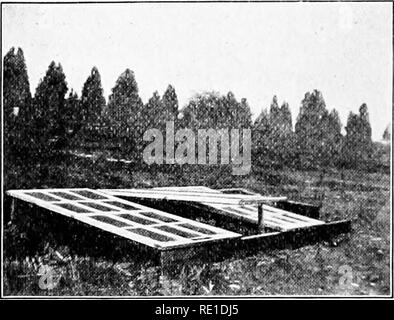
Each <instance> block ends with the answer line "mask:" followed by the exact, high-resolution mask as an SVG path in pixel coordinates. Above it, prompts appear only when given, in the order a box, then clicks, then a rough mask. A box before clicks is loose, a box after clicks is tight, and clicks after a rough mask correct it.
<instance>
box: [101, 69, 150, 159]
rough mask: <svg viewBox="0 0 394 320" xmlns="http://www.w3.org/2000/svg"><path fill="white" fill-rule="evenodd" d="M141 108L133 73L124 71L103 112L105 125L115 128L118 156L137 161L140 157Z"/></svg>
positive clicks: (142, 127)
mask: <svg viewBox="0 0 394 320" xmlns="http://www.w3.org/2000/svg"><path fill="white" fill-rule="evenodd" d="M143 107H144V105H143V103H142V100H141V98H140V96H139V95H138V86H137V82H136V80H135V77H134V72H133V71H131V70H130V69H126V71H125V72H123V73H122V74H121V75H120V76H119V78H118V80H117V81H116V84H115V87H114V88H113V89H112V93H111V95H110V96H109V100H108V106H107V109H106V112H105V115H106V122H107V124H108V125H111V126H113V127H115V128H116V132H117V133H116V135H117V138H118V140H119V147H120V154H121V155H123V156H126V157H130V156H132V157H137V158H138V159H139V158H140V156H142V147H143V146H142V142H141V141H142V135H143V130H144V124H143V123H142V121H141V119H142V114H143Z"/></svg>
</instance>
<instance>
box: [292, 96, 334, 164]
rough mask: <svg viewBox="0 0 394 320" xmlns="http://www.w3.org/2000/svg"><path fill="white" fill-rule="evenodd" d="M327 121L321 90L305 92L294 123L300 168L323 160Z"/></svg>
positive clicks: (321, 162)
mask: <svg viewBox="0 0 394 320" xmlns="http://www.w3.org/2000/svg"><path fill="white" fill-rule="evenodd" d="M327 121H328V111H327V109H326V104H325V102H324V99H323V96H322V94H321V92H320V91H318V90H314V91H313V92H312V93H310V92H308V93H306V94H305V97H304V99H303V100H302V102H301V108H300V112H299V115H298V118H297V122H296V125H295V134H296V145H297V150H296V152H297V155H298V160H299V165H300V166H301V168H303V169H304V168H316V167H320V166H322V165H323V163H324V162H325V160H326V158H325V157H326V153H325V149H326V144H327V141H326V134H325V127H326V122H327Z"/></svg>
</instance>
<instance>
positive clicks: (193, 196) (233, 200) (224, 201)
mask: <svg viewBox="0 0 394 320" xmlns="http://www.w3.org/2000/svg"><path fill="white" fill-rule="evenodd" d="M183 188H185V189H183ZM204 188H205V189H204V190H202V189H199V190H196V189H195V187H193V189H192V188H188V187H177V188H176V189H175V188H174V189H172V188H168V187H166V188H151V189H103V190H102V191H103V192H105V193H108V194H110V195H113V196H117V197H122V196H123V197H135V198H147V199H157V200H177V201H190V202H198V203H210V204H218V205H237V204H241V203H249V202H256V203H257V202H276V201H285V200H286V199H287V198H286V197H264V196H261V195H258V194H256V195H244V194H226V193H222V192H220V191H217V190H212V189H209V188H206V187H204Z"/></svg>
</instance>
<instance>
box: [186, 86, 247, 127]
mask: <svg viewBox="0 0 394 320" xmlns="http://www.w3.org/2000/svg"><path fill="white" fill-rule="evenodd" d="M183 115H184V119H183V121H182V125H183V126H187V127H190V128H202V129H216V128H226V129H230V128H250V127H251V125H252V120H251V112H250V107H249V105H248V102H247V100H246V99H245V98H243V99H242V100H241V103H240V102H238V101H237V100H236V98H235V96H234V94H233V93H232V92H229V93H228V94H227V95H226V96H223V95H221V94H220V93H218V92H204V93H201V94H197V95H195V96H194V97H193V98H192V99H191V100H190V101H189V103H188V105H187V106H186V107H185V108H184V109H183Z"/></svg>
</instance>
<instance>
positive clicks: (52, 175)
mask: <svg viewBox="0 0 394 320" xmlns="http://www.w3.org/2000/svg"><path fill="white" fill-rule="evenodd" d="M7 172H8V175H7V177H6V181H5V185H6V186H7V188H8V189H11V188H27V187H32V186H34V187H55V186H56V187H60V186H62V187H90V188H127V187H141V186H165V185H173V184H178V185H197V184H199V185H206V186H210V187H214V188H215V187H222V188H223V187H234V186H242V187H245V188H249V189H251V190H255V191H257V192H261V193H263V194H280V195H286V196H288V197H289V198H290V199H293V200H297V201H304V202H307V203H313V204H319V205H321V213H322V217H323V219H324V220H327V221H331V220H338V219H345V218H346V219H352V221H353V231H352V233H351V234H350V235H349V236H348V237H343V238H338V239H337V241H336V243H333V244H332V243H330V244H329V243H319V244H315V245H312V246H307V247H303V248H299V249H296V250H281V251H271V252H261V253H259V254H257V255H255V256H252V257H248V258H244V259H237V258H236V257H235V258H233V259H230V260H225V261H223V262H220V263H199V264H185V265H183V266H179V270H178V272H176V273H175V274H171V275H168V274H166V273H163V271H162V270H161V268H160V267H159V266H156V265H154V264H153V263H152V262H150V261H149V256H148V257H147V258H148V259H145V261H143V262H138V260H139V259H138V258H136V257H135V256H133V255H134V254H136V253H134V252H133V251H131V252H132V253H131V252H129V253H130V254H128V255H124V256H122V255H120V256H119V255H118V256H117V257H114V256H110V257H109V256H108V255H106V254H102V255H101V254H96V252H95V251H94V248H93V249H92V248H90V251H88V250H87V251H86V252H83V251H81V250H79V251H76V250H74V248H73V245H72V243H71V242H70V243H67V242H65V243H61V244H60V243H59V244H57V243H56V242H52V243H51V244H48V243H47V240H48V239H47V237H43V238H42V239H41V238H39V239H36V241H35V242H34V241H32V240H31V239H30V235H29V232H27V231H26V230H25V228H26V225H25V227H22V226H21V225H15V224H13V225H11V224H10V225H7V226H6V228H5V238H4V245H5V247H4V249H5V256H4V264H3V268H4V269H3V270H4V283H3V284H4V294H5V295H49V296H54V295H67V296H75V295H84V296H88V295H110V296H124V295H128V296H141V295H143V296H145V295H148V296H151V295H294V294H296V295H388V294H390V175H389V174H388V173H365V172H357V171H350V170H347V171H345V172H343V173H342V174H341V173H340V172H338V171H336V170H326V172H325V174H324V176H323V179H322V175H321V172H318V171H292V170H282V171H267V170H265V171H262V172H255V173H254V174H253V175H250V176H245V177H232V176H230V175H228V174H226V172H225V170H224V172H218V171H215V172H210V173H202V172H198V171H197V168H184V169H182V171H179V170H178V171H172V172H170V171H168V172H162V171H154V170H149V171H148V170H146V169H144V168H141V169H139V170H135V169H134V168H130V167H127V166H125V165H119V164H116V163H113V164H111V165H110V166H109V164H108V163H106V162H105V161H104V160H103V159H100V158H99V159H93V160H86V159H76V158H73V157H70V158H68V157H64V158H62V160H61V162H59V161H49V162H48V163H47V164H41V165H40V166H31V167H29V168H27V167H24V166H21V165H18V164H17V163H16V164H15V165H14V166H13V167H12V168H9V169H8V171H7ZM7 205H8V204H7V203H6V204H5V211H7ZM29 213H30V216H31V212H28V210H26V211H24V212H23V214H25V216H28V215H29ZM31 223H32V225H33V226H34V227H35V228H38V229H35V230H39V228H40V226H38V225H37V222H36V223H35V224H34V220H32V222H31ZM30 227H31V225H30ZM30 234H31V233H30ZM70 241H72V240H70ZM109 250H110V251H116V250H115V249H114V250H111V249H109ZM43 266H50V268H52V269H51V270H53V275H54V280H53V282H54V283H55V284H56V285H55V286H54V287H53V288H51V290H47V289H40V283H41V284H42V282H43V281H44V285H45V283H47V282H45V281H46V276H47V275H48V273H45V269H43ZM50 274H52V273H50ZM40 281H41V282H40ZM41 287H42V286H41Z"/></svg>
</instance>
